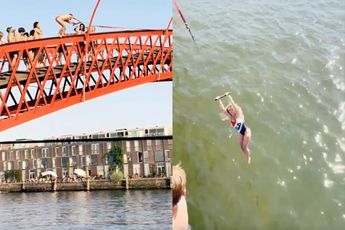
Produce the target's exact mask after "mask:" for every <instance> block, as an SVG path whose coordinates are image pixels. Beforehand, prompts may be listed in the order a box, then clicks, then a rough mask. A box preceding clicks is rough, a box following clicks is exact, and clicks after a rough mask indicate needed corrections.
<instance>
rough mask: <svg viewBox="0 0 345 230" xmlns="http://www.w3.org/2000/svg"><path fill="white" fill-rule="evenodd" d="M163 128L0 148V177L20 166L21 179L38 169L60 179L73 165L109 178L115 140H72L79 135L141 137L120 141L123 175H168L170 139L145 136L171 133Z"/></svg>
mask: <svg viewBox="0 0 345 230" xmlns="http://www.w3.org/2000/svg"><path fill="white" fill-rule="evenodd" d="M169 132H170V131H169V129H166V128H160V127H159V128H157V127H155V128H149V129H135V130H126V129H122V130H117V131H115V132H109V133H97V134H90V135H88V134H83V135H79V136H65V137H62V138H64V139H70V140H71V142H69V143H48V144H44V145H40V146H37V145H35V146H33V145H30V146H28V145H26V146H25V145H20V146H13V147H11V148H8V147H7V148H2V149H0V181H2V182H3V181H4V180H5V172H6V171H8V170H21V171H22V179H23V180H28V179H34V178H37V177H38V176H39V175H40V173H41V172H44V171H53V172H56V174H57V176H58V178H59V179H62V178H63V177H65V176H73V172H74V170H75V169H78V168H79V169H83V170H88V172H89V175H90V176H91V177H103V178H109V169H110V167H111V165H112V163H113V159H112V158H111V157H109V156H108V153H109V151H111V150H112V149H114V147H115V144H116V142H114V141H102V142H73V139H81V138H107V137H122V136H125V137H126V136H127V137H141V138H140V140H125V141H119V142H117V143H119V144H120V146H121V149H122V154H123V162H124V176H125V177H126V176H128V177H130V178H131V177H155V176H159V177H161V176H166V177H169V176H170V175H171V158H172V140H171V139H155V140H151V139H145V137H149V136H150V137H152V136H163V135H170V134H171V133H169Z"/></svg>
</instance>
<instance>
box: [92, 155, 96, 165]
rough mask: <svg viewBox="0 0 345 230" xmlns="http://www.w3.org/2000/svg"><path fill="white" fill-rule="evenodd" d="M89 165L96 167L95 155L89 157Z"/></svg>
mask: <svg viewBox="0 0 345 230" xmlns="http://www.w3.org/2000/svg"><path fill="white" fill-rule="evenodd" d="M91 165H97V155H91Z"/></svg>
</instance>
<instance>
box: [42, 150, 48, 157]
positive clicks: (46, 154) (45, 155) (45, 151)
mask: <svg viewBox="0 0 345 230" xmlns="http://www.w3.org/2000/svg"><path fill="white" fill-rule="evenodd" d="M48 154H49V149H48V148H43V149H42V157H48Z"/></svg>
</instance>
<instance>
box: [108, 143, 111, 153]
mask: <svg viewBox="0 0 345 230" xmlns="http://www.w3.org/2000/svg"><path fill="white" fill-rule="evenodd" d="M110 150H111V142H108V143H107V152H109V151H110Z"/></svg>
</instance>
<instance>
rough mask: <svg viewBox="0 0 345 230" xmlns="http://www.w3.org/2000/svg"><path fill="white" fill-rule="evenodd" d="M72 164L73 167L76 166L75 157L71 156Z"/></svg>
mask: <svg viewBox="0 0 345 230" xmlns="http://www.w3.org/2000/svg"><path fill="white" fill-rule="evenodd" d="M72 165H73V167H76V166H77V157H72Z"/></svg>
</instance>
